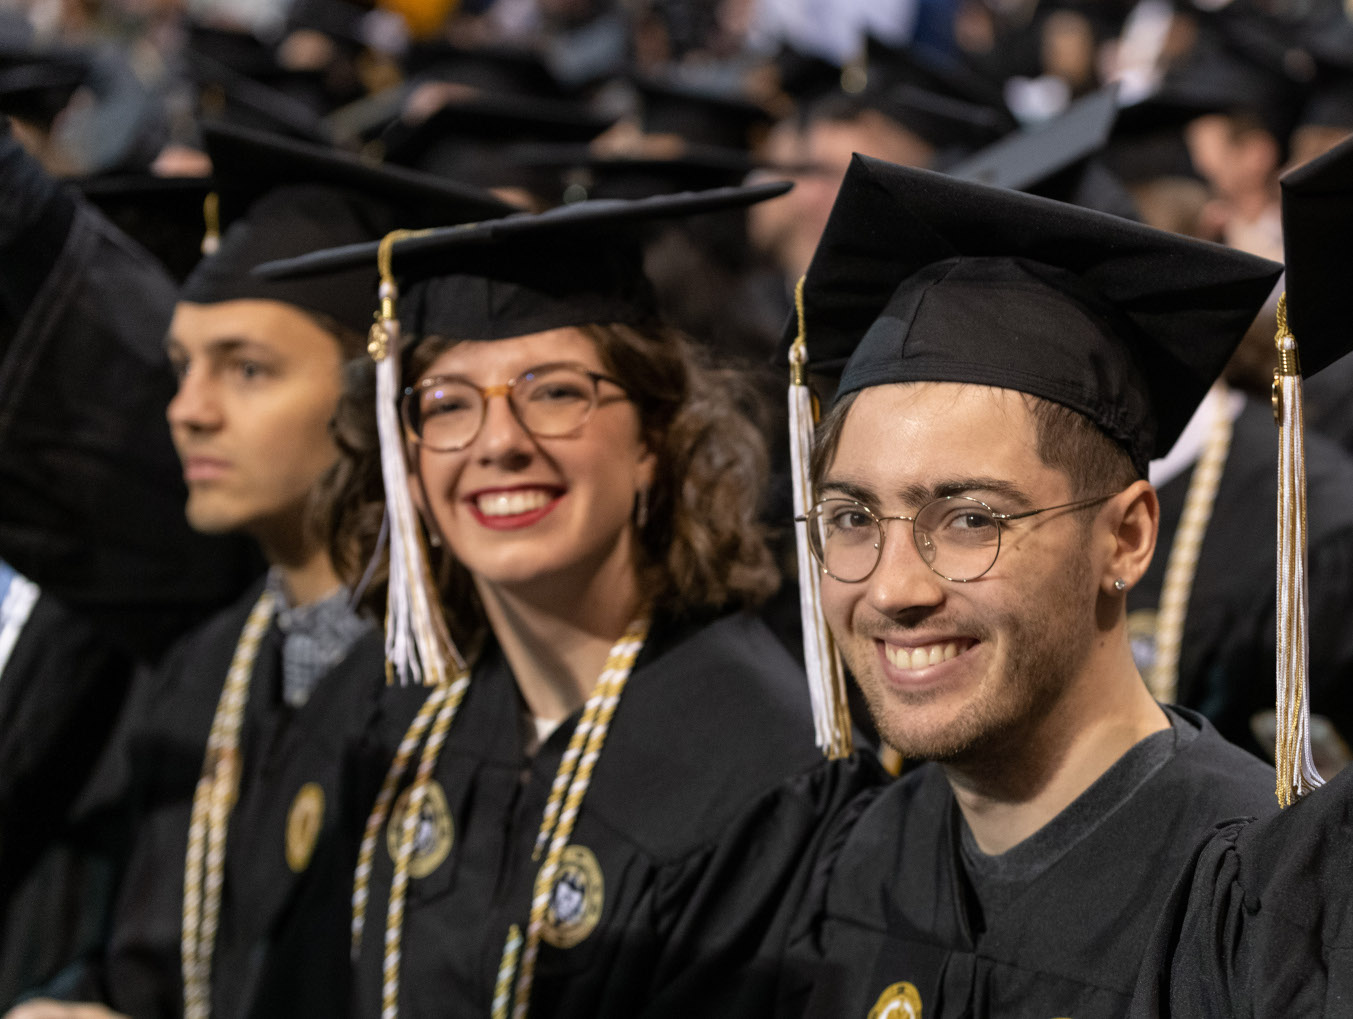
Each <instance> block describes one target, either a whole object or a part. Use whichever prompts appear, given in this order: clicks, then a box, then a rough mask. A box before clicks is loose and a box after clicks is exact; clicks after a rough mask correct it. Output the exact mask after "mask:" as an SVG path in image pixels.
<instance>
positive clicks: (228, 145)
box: [182, 124, 515, 332]
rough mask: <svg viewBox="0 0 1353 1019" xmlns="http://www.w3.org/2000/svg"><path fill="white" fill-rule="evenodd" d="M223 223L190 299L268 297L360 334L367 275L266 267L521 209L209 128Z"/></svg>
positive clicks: (398, 171) (335, 156)
mask: <svg viewBox="0 0 1353 1019" xmlns="http://www.w3.org/2000/svg"><path fill="white" fill-rule="evenodd" d="M204 135H205V137H206V143H207V152H208V154H209V155H210V156H211V159H212V165H213V168H214V173H215V179H216V182H217V191H218V194H219V216H220V221H221V223H222V224H223V225H225V226H227V227H228V228H229V229H228V230H227V231H226V232H225V234H224V235H223V236H222V237H221V242H220V250H219V251H218V252H217V253H216V254H215V255H214V256H212V257H211V258H209V259H206V260H204V261H203V262H202V264H201V265H199V266H198V268H197V270H196V271H195V272H194V273H193V274H192V276H191V277H190V278H189V279H188V281H187V283H186V284H185V285H184V288H183V293H182V298H183V299H184V300H186V301H195V302H200V303H214V302H218V301H226V300H232V299H240V298H252V299H270V300H277V301H283V302H285V303H288V304H294V305H297V306H299V307H302V308H308V309H310V310H312V311H317V312H322V313H324V314H327V315H330V316H332V317H333V318H335V319H337V320H338V321H339V322H342V323H343V324H344V325H347V326H349V327H350V328H353V329H355V330H356V331H358V332H364V331H365V329H366V327H367V325H369V323H370V321H371V296H370V295H371V286H370V274H369V273H360V272H352V273H348V274H346V275H344V274H339V275H335V276H332V277H328V278H321V279H309V280H297V281H289V282H274V281H269V280H265V279H262V278H259V277H257V276H254V275H253V274H252V271H251V270H252V269H253V268H254V267H255V266H256V265H259V264H260V263H262V262H266V261H270V260H274V259H278V258H287V257H290V256H293V255H298V254H300V253H302V252H305V251H311V250H314V249H315V248H317V247H325V246H332V245H335V244H345V243H353V242H358V241H365V240H373V239H377V238H379V237H382V236H384V235H385V234H386V233H388V232H389V231H390V230H393V229H395V228H396V227H414V226H423V225H427V224H429V223H449V222H465V221H466V220H477V219H483V218H486V217H492V216H501V215H504V214H505V213H508V212H512V211H515V210H514V209H513V207H512V206H509V205H506V204H504V203H502V202H499V201H498V200H497V199H495V198H493V197H492V196H491V195H489V194H487V193H485V192H483V191H480V190H479V189H477V188H472V187H468V186H466V185H461V184H457V183H455V182H453V181H448V180H441V179H438V178H434V177H429V176H427V175H425V174H419V173H415V172H413V171H410V170H406V169H402V168H399V167H388V166H374V165H371V164H369V163H366V162H363V161H362V160H360V159H358V158H356V157H353V156H349V155H346V154H343V153H339V152H335V151H333V150H330V149H325V148H321V147H318V146H313V145H308V144H306V143H304V142H299V141H295V140H293V139H289V138H283V137H278V136H270V135H266V134H262V133H260V132H256V131H251V130H248V129H247V128H240V127H233V126H230V125H226V124H214V125H208V126H207V127H206V128H205V129H204Z"/></svg>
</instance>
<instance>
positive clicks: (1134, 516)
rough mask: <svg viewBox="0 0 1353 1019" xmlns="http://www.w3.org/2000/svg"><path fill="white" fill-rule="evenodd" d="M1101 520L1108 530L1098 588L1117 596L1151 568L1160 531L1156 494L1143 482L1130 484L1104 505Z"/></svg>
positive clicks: (1158, 505)
mask: <svg viewBox="0 0 1353 1019" xmlns="http://www.w3.org/2000/svg"><path fill="white" fill-rule="evenodd" d="M1105 517H1106V519H1107V520H1108V521H1109V530H1108V532H1107V534H1106V535H1105V540H1104V546H1103V547H1104V548H1105V549H1106V551H1107V553H1108V554H1107V556H1106V557H1105V559H1104V561H1103V564H1102V565H1101V568H1100V577H1099V587H1100V590H1101V591H1103V592H1105V593H1106V594H1112V595H1121V594H1122V593H1123V592H1125V591H1127V590H1129V589H1131V588H1132V587H1133V586H1134V585H1136V583H1137V582H1138V581H1139V580H1141V579H1142V575H1143V574H1144V573H1145V572H1146V569H1147V567H1148V566H1150V565H1151V556H1152V554H1153V553H1154V552H1155V550H1156V535H1157V534H1158V533H1159V531H1160V500H1159V499H1157V498H1156V490H1155V489H1154V488H1153V487H1152V486H1151V484H1150V483H1149V482H1147V481H1134V482H1133V483H1132V484H1131V485H1129V486H1128V487H1127V488H1125V489H1123V491H1121V492H1119V493H1118V494H1117V495H1115V496H1114V497H1113V498H1112V499H1110V500H1109V501H1108V502H1107V503H1106V504H1105ZM1119 581H1121V582H1122V583H1121V584H1120V583H1118V582H1119Z"/></svg>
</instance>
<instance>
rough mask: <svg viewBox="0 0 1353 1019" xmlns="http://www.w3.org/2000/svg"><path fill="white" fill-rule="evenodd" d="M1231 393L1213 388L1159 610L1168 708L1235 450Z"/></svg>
mask: <svg viewBox="0 0 1353 1019" xmlns="http://www.w3.org/2000/svg"><path fill="white" fill-rule="evenodd" d="M1230 395H1231V391H1230V390H1229V389H1228V388H1227V387H1226V384H1225V383H1222V382H1218V383H1217V384H1216V386H1214V387H1213V390H1212V400H1213V405H1212V408H1211V410H1212V420H1211V421H1210V422H1208V430H1207V439H1206V441H1205V443H1204V445H1203V451H1202V454H1201V455H1200V456H1199V457H1198V462H1197V464H1195V465H1194V468H1193V477H1192V478H1191V479H1190V480H1189V490H1188V493H1187V494H1186V495H1185V496H1184V510H1183V512H1182V513H1181V514H1180V517H1179V526H1178V529H1177V530H1176V531H1175V535H1174V541H1173V542H1172V543H1171V545H1170V558H1169V560H1168V561H1167V562H1166V566H1165V580H1164V582H1163V583H1162V584H1161V589H1160V607H1159V608H1158V610H1157V612H1156V655H1155V662H1154V664H1153V666H1152V669H1151V675H1150V677H1149V683H1148V685H1149V686H1150V688H1151V695H1152V696H1153V697H1155V699H1156V700H1158V701H1160V702H1161V703H1164V704H1173V703H1174V702H1175V697H1176V696H1177V694H1178V691H1179V650H1180V648H1181V646H1182V645H1183V641H1184V620H1185V618H1186V616H1187V615H1188V609H1189V596H1190V595H1191V594H1192V593H1193V581H1194V578H1195V577H1196V576H1197V573H1198V558H1199V554H1200V553H1201V552H1202V549H1203V539H1204V538H1205V537H1206V536H1207V525H1208V524H1209V523H1210V522H1211V520H1212V510H1213V508H1214V507H1215V506H1216V503H1217V489H1218V487H1220V485H1221V476H1222V471H1223V470H1224V469H1225V467H1226V457H1227V454H1228V453H1229V452H1230V450H1231V435H1232V433H1233V432H1234V430H1235V423H1234V422H1233V421H1232V419H1231V409H1230V407H1229V406H1228V404H1229V402H1230Z"/></svg>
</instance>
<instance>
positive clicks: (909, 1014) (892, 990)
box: [869, 980, 921, 1019]
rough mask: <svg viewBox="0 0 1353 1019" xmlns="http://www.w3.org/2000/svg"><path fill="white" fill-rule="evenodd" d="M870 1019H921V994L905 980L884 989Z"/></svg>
mask: <svg viewBox="0 0 1353 1019" xmlns="http://www.w3.org/2000/svg"><path fill="white" fill-rule="evenodd" d="M869 1019H921V992H920V991H918V990H917V989H916V986H915V985H914V984H909V983H907V982H906V981H905V980H904V981H903V982H902V983H900V984H893V985H891V986H890V987H886V988H884V990H883V993H882V994H880V995H879V1000H878V1001H876V1002H874V1007H873V1008H871V1009H870V1010H869Z"/></svg>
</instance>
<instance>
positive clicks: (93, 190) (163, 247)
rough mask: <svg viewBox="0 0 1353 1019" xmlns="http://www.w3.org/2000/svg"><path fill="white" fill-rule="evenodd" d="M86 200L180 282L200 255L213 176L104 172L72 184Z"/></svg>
mask: <svg viewBox="0 0 1353 1019" xmlns="http://www.w3.org/2000/svg"><path fill="white" fill-rule="evenodd" d="M71 183H73V184H74V185H75V186H76V187H78V188H79V189H80V191H81V193H83V194H84V196H85V198H86V199H88V200H89V201H90V203H92V204H93V205H94V206H96V207H97V208H98V210H99V211H100V212H102V213H103V214H104V215H105V216H107V217H108V219H109V220H111V221H112V223H113V224H114V225H115V226H117V227H118V229H120V230H121V231H122V232H123V233H125V234H126V235H127V236H128V237H131V238H132V239H133V240H135V241H136V242H137V243H139V244H140V245H141V246H142V247H143V248H145V249H146V250H147V251H149V252H150V253H151V254H152V255H154V256H155V257H156V258H157V259H159V261H160V263H161V264H162V265H163V266H164V267H165V268H166V269H167V270H168V271H169V275H170V276H172V277H173V278H174V279H175V280H176V281H177V282H179V283H182V282H183V281H184V280H185V279H186V278H187V277H188V274H189V273H191V272H192V270H193V267H194V266H196V265H197V263H198V261H199V260H200V259H201V257H202V208H203V203H204V202H205V201H206V198H207V195H208V194H210V193H211V191H212V189H213V187H214V186H215V185H214V182H213V181H212V179H211V178H209V177H156V176H154V175H152V174H148V173H136V174H106V175H103V176H97V177H85V178H81V179H79V180H73V181H72V182H71Z"/></svg>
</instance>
